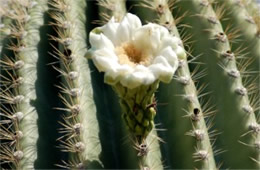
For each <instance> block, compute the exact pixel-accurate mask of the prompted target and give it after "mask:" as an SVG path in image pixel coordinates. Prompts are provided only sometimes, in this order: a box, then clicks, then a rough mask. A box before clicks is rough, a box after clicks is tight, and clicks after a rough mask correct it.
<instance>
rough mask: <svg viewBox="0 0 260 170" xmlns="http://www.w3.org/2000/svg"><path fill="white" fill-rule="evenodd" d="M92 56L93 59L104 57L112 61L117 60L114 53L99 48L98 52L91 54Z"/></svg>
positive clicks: (107, 49)
mask: <svg viewBox="0 0 260 170" xmlns="http://www.w3.org/2000/svg"><path fill="white" fill-rule="evenodd" d="M93 56H95V57H106V58H110V59H113V60H116V61H117V60H118V57H117V55H116V54H115V52H114V51H113V50H111V49H109V48H101V49H99V50H95V51H94V53H93Z"/></svg>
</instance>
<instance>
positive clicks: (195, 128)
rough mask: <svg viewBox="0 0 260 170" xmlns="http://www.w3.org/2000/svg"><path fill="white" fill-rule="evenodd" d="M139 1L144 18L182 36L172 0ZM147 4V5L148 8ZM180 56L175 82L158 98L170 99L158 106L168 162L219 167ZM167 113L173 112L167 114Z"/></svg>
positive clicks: (180, 165) (174, 165)
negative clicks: (174, 17)
mask: <svg viewBox="0 0 260 170" xmlns="http://www.w3.org/2000/svg"><path fill="white" fill-rule="evenodd" d="M139 3H140V4H139V5H136V6H138V7H139V6H140V7H139V8H137V7H136V8H134V12H135V13H137V14H139V16H140V17H141V18H142V20H143V21H146V22H147V21H148V22H149V21H150V22H154V21H155V22H156V23H159V24H160V25H163V26H165V27H166V28H167V29H168V30H169V31H171V33H172V35H175V36H179V33H178V31H177V28H176V26H175V21H174V19H173V16H172V14H171V11H170V9H169V6H170V5H171V2H170V1H169V2H168V3H167V1H146V0H145V1H140V2H139ZM131 5H133V4H131ZM143 7H146V9H145V8H143ZM145 10H147V11H145ZM180 43H181V42H180ZM179 60H180V63H181V65H180V66H179V68H178V71H177V72H176V75H175V76H174V78H173V80H172V82H171V83H170V84H169V85H168V84H163V83H162V84H160V88H159V92H158V93H157V96H158V98H157V99H158V102H159V103H160V102H162V103H167V104H166V106H161V107H159V109H158V117H159V119H160V120H161V122H158V123H162V124H164V127H165V128H166V132H164V133H161V134H162V135H163V137H164V138H163V139H164V141H165V142H166V144H162V145H166V147H167V148H168V149H169V151H164V152H166V153H165V154H168V155H169V156H170V158H168V159H169V160H168V161H169V162H167V164H166V166H169V167H171V168H194V167H196V168H198V169H216V165H215V160H214V156H213V150H212V146H211V144H210V140H209V135H208V129H207V126H206V124H205V121H204V118H203V113H202V109H201V106H200V103H199V101H198V96H197V90H196V88H195V85H194V82H193V81H192V76H191V73H190V71H189V68H188V62H187V59H186V58H185V59H179ZM195 112H196V113H195ZM197 112H198V114H197ZM199 112H200V113H199ZM165 113H171V114H170V115H166V114H165ZM183 134H188V135H183ZM165 136H167V137H165ZM192 136H193V137H192ZM202 136H203V137H202ZM172 144H173V145H172ZM163 147H165V146H162V148H163ZM178 157H181V158H182V160H181V161H180V160H178Z"/></svg>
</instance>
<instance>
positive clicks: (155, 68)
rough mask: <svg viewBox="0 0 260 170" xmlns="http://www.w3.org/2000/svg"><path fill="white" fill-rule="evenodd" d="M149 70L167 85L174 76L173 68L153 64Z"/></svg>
mask: <svg viewBox="0 0 260 170" xmlns="http://www.w3.org/2000/svg"><path fill="white" fill-rule="evenodd" d="M149 69H150V70H151V72H152V73H153V74H154V76H155V78H156V79H159V80H161V81H163V82H165V83H169V82H170V81H171V79H172V76H173V74H174V70H173V69H172V68H171V67H165V66H164V65H163V64H161V63H159V64H153V65H151V66H149Z"/></svg>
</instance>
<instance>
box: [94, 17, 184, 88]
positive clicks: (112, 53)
mask: <svg viewBox="0 0 260 170" xmlns="http://www.w3.org/2000/svg"><path fill="white" fill-rule="evenodd" d="M89 40H90V44H91V50H90V51H91V58H92V60H93V62H94V64H95V66H96V67H97V69H98V70H99V71H100V72H105V82H106V83H108V84H111V85H114V84H116V83H118V82H120V83H121V84H122V85H123V86H125V87H127V88H131V89H133V88H136V87H138V86H140V85H150V84H152V83H153V82H155V81H156V80H160V81H163V82H166V83H168V82H170V81H171V79H172V76H173V74H174V72H175V71H176V69H177V67H178V57H179V58H184V57H186V54H185V51H184V49H183V48H182V47H181V46H180V39H179V38H177V37H174V36H172V35H170V33H169V32H168V30H167V29H166V28H164V27H163V26H160V25H157V24H153V23H149V24H147V25H143V26H142V24H141V21H140V19H139V18H138V17H137V16H135V15H133V14H130V13H128V14H126V16H125V17H124V18H123V20H122V21H121V22H120V23H118V22H115V19H114V18H113V17H112V19H111V20H110V21H109V22H108V23H107V24H106V25H104V26H102V27H98V28H95V29H94V30H93V31H91V32H90V35H89Z"/></svg>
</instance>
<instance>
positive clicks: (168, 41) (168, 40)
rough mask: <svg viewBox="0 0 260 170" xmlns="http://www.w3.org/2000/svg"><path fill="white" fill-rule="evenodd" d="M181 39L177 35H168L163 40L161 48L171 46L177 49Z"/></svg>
mask: <svg viewBox="0 0 260 170" xmlns="http://www.w3.org/2000/svg"><path fill="white" fill-rule="evenodd" d="M179 41H180V39H178V38H177V37H172V36H168V37H164V39H163V40H162V43H161V49H163V48H165V47H167V46H170V47H172V48H173V49H176V48H177V47H178V43H179Z"/></svg>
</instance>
